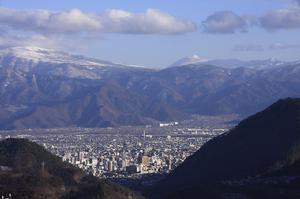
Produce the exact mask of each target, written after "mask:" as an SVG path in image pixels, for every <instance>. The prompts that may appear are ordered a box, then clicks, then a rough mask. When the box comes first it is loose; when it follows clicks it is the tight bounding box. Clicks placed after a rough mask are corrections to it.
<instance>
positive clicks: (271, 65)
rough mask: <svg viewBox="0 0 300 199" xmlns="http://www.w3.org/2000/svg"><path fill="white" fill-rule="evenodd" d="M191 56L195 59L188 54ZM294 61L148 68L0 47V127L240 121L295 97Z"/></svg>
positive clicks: (298, 86) (298, 85) (298, 83)
mask: <svg viewBox="0 0 300 199" xmlns="http://www.w3.org/2000/svg"><path fill="white" fill-rule="evenodd" d="M194 58H195V57H194ZM299 75H300V64H299V62H297V61H295V62H282V61H278V60H277V61H276V60H273V59H272V60H261V61H248V62H246V61H237V60H210V61H209V60H208V61H202V62H200V63H199V62H196V63H189V65H180V66H172V67H169V68H165V69H160V70H159V69H151V68H145V67H137V66H130V65H122V64H114V63H111V62H107V61H101V60H97V59H91V58H86V57H83V56H78V55H72V54H68V53H64V52H59V51H55V50H49V49H43V48H38V47H10V48H3V49H1V50H0V129H24V128H54V127H108V126H120V125H144V124H153V123H157V122H159V121H181V120H184V119H188V118H190V116H192V115H226V114H238V115H240V116H241V117H246V116H248V115H250V114H252V113H255V112H257V111H258V110H260V109H262V108H265V107H267V106H268V105H270V104H272V103H273V102H275V101H276V100H278V99H280V98H283V97H298V96H299V95H300V80H299V78H298V77H299Z"/></svg>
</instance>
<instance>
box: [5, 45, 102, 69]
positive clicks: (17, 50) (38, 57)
mask: <svg viewBox="0 0 300 199" xmlns="http://www.w3.org/2000/svg"><path fill="white" fill-rule="evenodd" d="M0 56H1V57H4V56H13V57H17V58H21V59H25V60H30V61H33V62H50V63H56V64H60V63H70V64H77V65H91V66H105V64H101V63H98V62H96V61H91V60H89V59H87V58H84V57H81V56H76V55H71V54H68V53H65V52H60V51H56V50H53V49H45V48H40V47H34V46H25V47H10V48H5V49H1V50H0Z"/></svg>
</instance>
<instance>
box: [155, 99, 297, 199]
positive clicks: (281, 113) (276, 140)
mask: <svg viewBox="0 0 300 199" xmlns="http://www.w3.org/2000/svg"><path fill="white" fill-rule="evenodd" d="M299 161H300V99H291V98H289V99H285V100H280V101H278V102H277V103H275V104H273V105H272V106H270V107H269V108H267V109H265V110H264V111H262V112H260V113H257V114H255V115H254V116H251V117H249V118H248V119H246V120H244V121H242V122H241V123H240V124H239V125H238V126H237V127H235V128H234V129H233V130H231V131H230V132H228V133H226V134H224V135H221V136H219V137H216V138H215V139H213V140H211V141H209V142H208V143H206V144H205V145H204V146H203V147H201V148H200V149H199V150H198V151H197V152H196V153H195V154H194V155H192V156H191V157H189V158H188V159H187V160H186V161H184V163H183V164H182V165H181V166H179V167H178V168H177V169H175V171H174V172H172V173H171V174H170V175H169V176H168V177H167V178H166V179H165V180H163V181H162V182H160V183H159V184H158V185H157V187H156V188H155V190H156V193H158V194H157V196H159V197H161V198H164V197H166V198H168V197H169V196H170V195H173V194H174V193H176V192H177V191H178V192H180V190H181V193H185V194H187V193H193V194H194V196H193V194H192V195H190V196H193V197H192V198H199V196H201V194H204V195H205V194H209V195H210V194H212V193H214V192H215V193H218V192H220V194H219V195H218V194H215V195H214V194H212V195H211V196H212V197H213V196H214V197H216V198H223V197H221V195H222V194H224V193H226V191H229V192H230V191H232V190H235V191H237V190H239V189H241V190H243V189H246V191H245V190H244V191H245V192H247V191H248V192H250V195H251V193H255V194H257V193H256V192H257V190H256V189H257V187H259V186H261V185H263V184H264V183H265V182H270V181H271V182H272V180H273V182H274V181H275V184H276V182H277V185H280V183H282V179H277V180H276V179H271V180H270V178H271V177H278V176H291V177H292V178H291V179H293V178H295V177H298V176H299V174H300V173H299ZM258 176H259V177H258ZM249 177H251V178H254V179H253V180H249V179H248V180H244V179H247V178H249ZM256 177H257V178H256ZM224 182H231V184H230V183H229V184H230V185H228V184H226V183H225V184H224ZM284 182H286V181H284ZM218 183H221V185H220V184H219V185H216V184H218ZM222 183H223V184H222ZM234 183H236V187H234V186H233V185H232V184H234ZM271 184H272V183H271ZM250 185H251V186H252V187H251V186H250ZM254 185H255V186H254ZM296 185H297V184H296ZM296 185H295V186H296ZM265 186H266V185H265ZM293 186H294V185H293ZM195 187H198V188H199V189H198V188H195ZM201 187H202V188H201ZM249 187H250V188H249ZM279 187H280V186H279ZM285 187H289V188H290V187H291V185H288V184H284V185H282V187H281V188H282V189H284V188H285ZM251 188H252V189H253V190H255V191H253V192H251ZM254 188H256V189H254ZM272 188H274V187H272ZM277 188H278V187H277ZM294 188H295V189H296V190H300V189H299V188H300V186H298V185H297V186H296V187H294ZM264 189H265V190H264ZM264 189H262V190H261V191H262V192H263V191H266V192H267V191H270V190H272V189H271V187H268V186H266V187H265V188H264ZM157 190H159V191H157ZM200 190H202V191H200ZM205 190H206V191H205ZM294 191H295V190H294ZM284 193H286V192H284ZM199 194H200V195H199ZM248 194H249V193H248ZM265 194H266V196H265V198H272V197H267V196H270V195H268V194H267V193H265ZM278 194H279V193H278ZM299 194H300V192H299V191H296V192H294V195H293V194H290V195H289V194H288V195H286V198H290V197H292V196H297V197H299ZM154 195H155V194H154ZM175 195H176V194H175ZM175 195H173V196H175ZM245 195H246V196H247V194H245ZM258 196H259V197H258ZM258 196H257V197H254V198H263V197H262V195H258ZM287 196H289V197H287ZM175 198H176V197H175ZM179 198H180V197H179ZM190 198H191V197H190ZM237 198H239V197H237ZM240 198H243V197H240ZM245 198H248V197H245ZM250 198H251V197H250ZM274 198H276V197H274ZM283 198H284V197H283ZM292 198H293V197H292Z"/></svg>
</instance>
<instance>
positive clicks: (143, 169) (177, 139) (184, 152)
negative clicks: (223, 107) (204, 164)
mask: <svg viewBox="0 0 300 199" xmlns="http://www.w3.org/2000/svg"><path fill="white" fill-rule="evenodd" d="M173 128H175V127H173ZM177 128H179V127H177ZM225 131H227V129H201V128H194V129H192V128H186V129H185V130H184V132H185V134H183V133H182V132H183V129H182V128H181V129H177V130H175V129H174V131H173V132H180V133H170V134H151V132H147V131H146V129H144V130H143V131H141V132H140V134H118V133H116V134H111V133H109V134H107V133H95V132H94V133H86V132H84V131H83V132H80V131H78V132H76V133H72V134H43V135H36V136H33V137H31V138H30V139H32V140H33V141H35V142H37V143H39V144H41V145H43V146H44V147H45V148H47V149H48V150H49V151H51V152H52V153H54V154H56V155H58V156H60V157H62V160H63V161H66V162H69V163H71V164H73V165H76V166H77V167H79V168H81V169H83V170H85V171H86V172H89V173H91V174H93V175H95V176H98V177H102V178H132V177H136V176H139V175H141V174H157V173H160V174H165V173H168V172H170V171H171V170H173V169H174V168H176V167H177V166H178V165H179V164H181V163H182V162H183V161H184V160H185V159H186V158H187V157H188V156H190V155H191V154H193V153H194V152H195V151H196V150H198V149H199V148H200V147H201V146H202V145H203V144H204V143H205V142H207V141H208V140H209V139H211V138H213V137H214V136H216V135H219V134H222V133H224V132H225ZM29 137H30V136H29Z"/></svg>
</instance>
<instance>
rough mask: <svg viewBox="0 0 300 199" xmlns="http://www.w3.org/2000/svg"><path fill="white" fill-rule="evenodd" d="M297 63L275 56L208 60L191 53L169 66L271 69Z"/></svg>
mask: <svg viewBox="0 0 300 199" xmlns="http://www.w3.org/2000/svg"><path fill="white" fill-rule="evenodd" d="M297 63H298V64H299V63H300V61H281V60H279V59H276V58H270V59H265V60H249V61H244V60H239V59H212V60H208V59H206V58H203V57H200V56H198V55H193V56H191V57H185V58H182V59H180V60H178V61H176V62H175V63H173V64H172V65H171V66H170V67H178V66H188V65H194V66H202V65H212V66H218V67H222V68H240V67H244V68H251V69H258V70H262V69H271V68H276V67H282V66H286V65H295V64H297Z"/></svg>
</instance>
